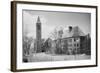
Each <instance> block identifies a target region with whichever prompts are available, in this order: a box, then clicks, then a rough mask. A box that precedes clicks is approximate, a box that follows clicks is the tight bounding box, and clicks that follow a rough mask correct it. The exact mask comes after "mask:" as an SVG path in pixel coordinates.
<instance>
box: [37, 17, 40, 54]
mask: <svg viewBox="0 0 100 73" xmlns="http://www.w3.org/2000/svg"><path fill="white" fill-rule="evenodd" d="M36 43H37V44H36V52H41V21H40V17H39V16H38V18H37V22H36Z"/></svg>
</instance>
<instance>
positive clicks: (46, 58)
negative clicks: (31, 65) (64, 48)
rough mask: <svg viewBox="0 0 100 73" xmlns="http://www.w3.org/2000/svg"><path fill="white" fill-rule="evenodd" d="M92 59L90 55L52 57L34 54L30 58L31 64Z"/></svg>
mask: <svg viewBox="0 0 100 73" xmlns="http://www.w3.org/2000/svg"><path fill="white" fill-rule="evenodd" d="M86 59H91V56H90V55H85V54H80V55H65V54H64V55H52V54H46V53H34V54H31V55H29V56H28V61H29V62H42V61H64V60H66V61H67V60H86Z"/></svg>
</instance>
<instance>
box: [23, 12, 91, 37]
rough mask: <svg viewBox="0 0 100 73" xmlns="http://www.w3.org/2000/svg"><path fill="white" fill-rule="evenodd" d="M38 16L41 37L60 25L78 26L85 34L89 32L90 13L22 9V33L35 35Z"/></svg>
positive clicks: (46, 35) (65, 26)
mask: <svg viewBox="0 0 100 73" xmlns="http://www.w3.org/2000/svg"><path fill="white" fill-rule="evenodd" d="M38 16H39V17H40V20H41V26H42V38H47V37H48V35H49V34H50V32H53V30H54V29H55V28H58V27H59V26H62V27H64V28H66V29H67V28H68V26H78V27H79V28H80V29H81V30H82V31H83V32H84V33H85V34H88V33H91V31H90V30H91V29H90V27H91V14H89V13H75V12H73V13H72V12H51V11H34V10H23V33H25V32H27V33H28V34H27V35H28V36H32V37H33V38H35V37H36V22H37V17H38Z"/></svg>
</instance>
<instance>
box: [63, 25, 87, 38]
mask: <svg viewBox="0 0 100 73" xmlns="http://www.w3.org/2000/svg"><path fill="white" fill-rule="evenodd" d="M76 36H85V34H84V33H83V31H82V30H81V29H80V28H79V27H78V26H75V27H72V30H71V31H69V30H66V31H64V33H63V36H62V38H68V37H76Z"/></svg>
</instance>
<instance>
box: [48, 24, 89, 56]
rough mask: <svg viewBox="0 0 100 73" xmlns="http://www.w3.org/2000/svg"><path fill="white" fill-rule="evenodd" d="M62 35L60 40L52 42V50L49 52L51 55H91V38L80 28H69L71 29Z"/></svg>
mask: <svg viewBox="0 0 100 73" xmlns="http://www.w3.org/2000/svg"><path fill="white" fill-rule="evenodd" d="M58 33H59V31H58ZM62 33H63V34H62V35H60V36H61V37H60V38H58V39H55V40H52V42H53V43H52V42H51V49H50V50H49V51H50V52H51V53H55V54H69V55H72V54H83V53H88V54H90V49H91V48H90V46H91V44H90V37H89V36H88V35H85V34H84V33H83V32H82V30H81V29H80V28H79V27H78V26H75V27H72V26H69V29H68V30H66V31H63V32H62ZM50 40H51V39H50ZM52 45H53V47H52Z"/></svg>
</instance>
